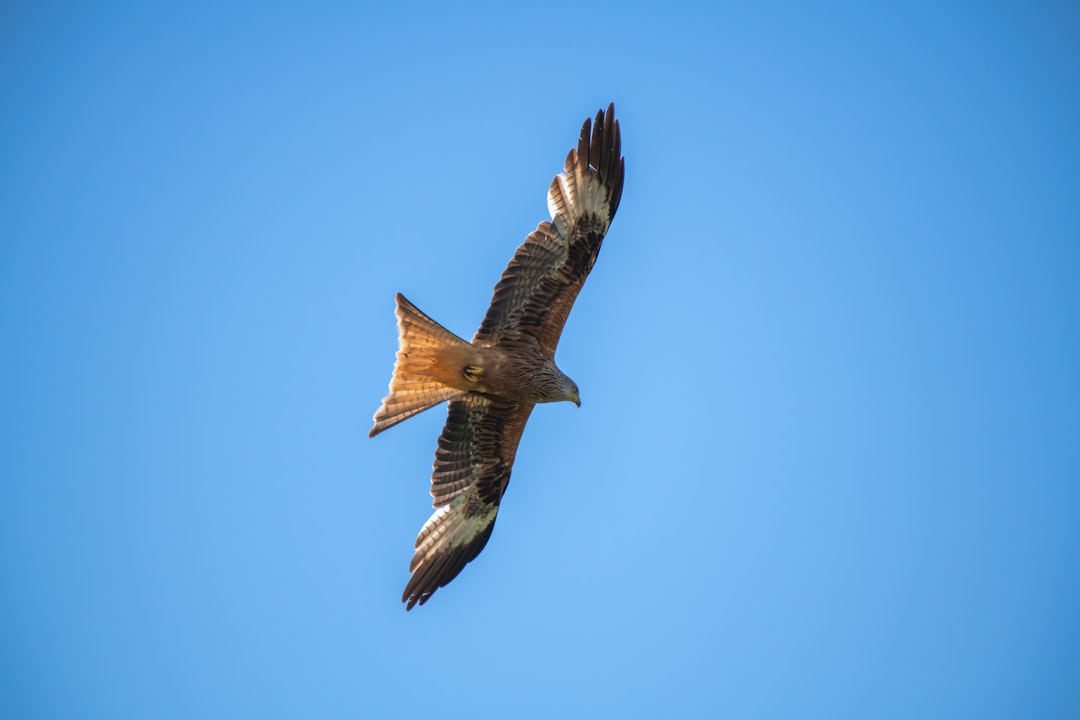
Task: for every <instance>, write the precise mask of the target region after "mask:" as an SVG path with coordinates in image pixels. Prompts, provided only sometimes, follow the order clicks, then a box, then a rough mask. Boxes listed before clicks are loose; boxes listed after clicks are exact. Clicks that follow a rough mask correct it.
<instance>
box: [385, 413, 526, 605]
mask: <svg viewBox="0 0 1080 720" xmlns="http://www.w3.org/2000/svg"><path fill="white" fill-rule="evenodd" d="M532 408H533V406H532V405H531V404H525V405H523V404H518V403H511V402H506V401H500V400H496V399H493V398H489V397H486V396H484V395H479V394H476V393H469V394H467V395H465V396H464V397H462V398H460V399H457V400H453V401H451V402H450V410H449V413H448V415H447V418H446V425H445V427H443V431H442V435H441V436H439V446H438V448H436V450H435V469H434V472H433V473H432V475H431V495H432V497H433V498H434V501H433V502H432V505H433V506H434V507H435V508H436V510H435V513H434V514H433V515H432V516H431V518H430V519H428V521H427V522H426V523H424V527H423V528H422V529H421V530H420V534H419V535H418V536H417V538H416V553H415V554H414V555H413V559H412V563H411V564H410V565H409V572H411V573H412V574H413V576H412V578H410V579H409V583H408V585H406V586H405V592H404V594H403V595H402V596H401V601H402V602H404V603H407V605H406V609H407V610H412V608H413V607H414V606H415V605H423V604H424V603H425V602H427V600H428V598H430V597H431V595H432V593H434V592H435V591H436V590H438V589H439V588H441V587H443V586H444V585H446V584H447V583H449V582H450V581H451V580H453V579H454V578H455V577H457V575H458V573H460V572H461V570H462V569H463V568H464V567H465V566H466V565H467V564H468V563H470V562H471V561H472V560H473V559H474V558H475V557H476V556H477V555H479V554H480V551H481V550H483V549H484V545H486V544H487V541H488V538H489V537H491V530H492V528H493V527H494V526H495V515H496V514H497V513H498V512H499V501H500V500H502V496H503V493H504V492H505V491H506V485H507V483H508V482H510V470H511V468H512V467H513V465H514V455H515V454H516V453H517V446H518V442H519V441H520V440H521V433H522V431H523V430H524V429H525V423H526V421H528V419H529V413H530V412H532Z"/></svg>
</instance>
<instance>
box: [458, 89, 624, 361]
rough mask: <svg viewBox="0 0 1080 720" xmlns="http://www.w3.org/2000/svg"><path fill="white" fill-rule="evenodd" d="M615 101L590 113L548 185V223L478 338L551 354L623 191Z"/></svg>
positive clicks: (522, 256) (516, 260)
mask: <svg viewBox="0 0 1080 720" xmlns="http://www.w3.org/2000/svg"><path fill="white" fill-rule="evenodd" d="M621 144H622V141H621V138H620V132H619V122H618V121H617V120H616V119H615V106H614V105H609V106H608V109H607V112H606V113H605V112H604V111H603V110H601V111H600V112H598V113H597V114H596V122H595V123H593V122H591V119H590V118H586V119H585V123H584V125H582V127H581V136H580V138H579V139H578V144H577V147H576V148H573V149H571V150H570V153H569V154H568V155H567V156H566V163H565V165H564V168H565V172H563V173H560V174H559V175H556V176H555V179H554V180H552V181H551V187H550V188H549V189H548V210H549V211H550V213H551V222H542V223H540V224H539V225H538V226H537V228H536V230H535V231H533V232H532V233H531V234H530V235H529V236H528V237H527V238H526V239H525V242H524V243H523V244H522V245H521V246H520V247H519V248H518V249H517V252H515V253H514V257H513V258H512V259H511V260H510V264H509V265H507V266H506V270H505V271H503V274H502V278H501V279H500V280H499V282H498V284H497V285H496V286H495V293H494V297H493V298H492V300H491V306H490V307H489V308H488V311H487V315H485V316H484V320H483V322H482V323H481V324H480V329H479V330H477V331H476V336H475V337H474V338H473V342H474V343H491V344H494V343H497V342H500V341H502V340H525V341H529V342H534V343H536V344H537V345H538V346H539V347H540V348H541V349H542V350H544V351H546V352H547V353H548V354H549V355H554V353H555V347H556V346H557V345H558V344H559V336H560V335H562V329H563V326H564V325H565V324H566V318H567V316H568V315H569V314H570V308H571V307H573V305H574V300H575V299H576V298H577V295H578V292H579V291H580V290H581V286H582V285H583V284H584V283H585V278H586V277H588V275H589V271H590V270H592V266H593V263H594V262H596V255H597V253H599V252H600V244H601V242H602V241H603V239H604V234H605V233H606V232H607V230H608V226H609V225H610V224H611V219H612V218H613V217H615V211H616V210H617V209H618V207H619V199H620V198H621V197H622V187H623V168H624V162H623V157H622V155H621V154H620V153H621Z"/></svg>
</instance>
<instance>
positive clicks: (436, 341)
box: [368, 293, 469, 437]
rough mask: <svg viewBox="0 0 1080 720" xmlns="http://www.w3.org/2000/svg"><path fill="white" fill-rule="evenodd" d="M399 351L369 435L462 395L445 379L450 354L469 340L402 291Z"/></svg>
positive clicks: (398, 311) (465, 345)
mask: <svg viewBox="0 0 1080 720" xmlns="http://www.w3.org/2000/svg"><path fill="white" fill-rule="evenodd" d="M395 314H396V315H397V319H398V333H399V336H398V343H399V347H398V352H397V362H395V363H394V373H393V375H392V376H391V377H390V394H389V395H387V396H386V397H385V398H383V401H382V406H380V407H379V409H378V410H377V411H376V412H375V418H374V420H375V424H374V425H373V426H372V428H371V430H369V431H368V437H375V436H376V435H378V434H379V433H381V432H382V431H383V430H386V429H387V428H389V427H393V426H394V425H397V424H398V423H399V422H401V421H402V420H406V419H408V418H411V417H412V416H413V415H416V414H417V413H420V412H423V411H424V410H427V409H428V408H430V407H432V406H434V405H438V404H439V403H441V402H443V401H445V400H452V399H453V398H455V397H457V396H459V395H462V394H463V391H462V390H461V389H459V388H455V387H452V386H451V385H448V384H447V383H446V380H449V379H450V377H449V375H451V374H452V373H450V372H448V371H449V368H448V367H447V358H448V356H450V355H452V354H453V351H455V350H460V349H462V348H468V347H469V343H468V342H466V341H465V340H462V339H461V338H459V337H458V336H457V335H455V334H454V333H452V332H450V331H449V330H447V329H446V328H444V327H443V326H442V325H440V324H439V323H437V322H435V321H434V320H432V319H431V318H429V317H428V316H427V315H425V314H424V313H422V312H420V310H419V309H417V307H416V306H415V305H413V304H412V303H411V302H409V301H408V300H407V299H406V298H405V296H404V295H402V294H401V293H398V294H397V308H396V310H395Z"/></svg>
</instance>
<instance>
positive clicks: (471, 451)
mask: <svg viewBox="0 0 1080 720" xmlns="http://www.w3.org/2000/svg"><path fill="white" fill-rule="evenodd" d="M620 145H621V140H620V132H619V124H618V122H617V121H616V120H615V118H614V106H609V107H608V110H607V114H606V115H605V113H604V111H600V112H599V113H597V115H596V122H595V125H592V124H591V121H590V120H589V119H586V121H585V124H584V125H583V126H582V130H581V136H580V139H579V141H578V145H577V147H576V148H575V149H573V150H571V151H570V153H569V155H568V156H567V158H566V163H565V172H564V173H561V174H559V175H557V176H556V177H555V179H554V180H553V181H552V183H551V187H550V188H549V190H548V208H549V211H550V212H551V216H552V220H551V222H542V223H540V225H538V226H537V228H536V230H535V231H533V232H532V233H531V234H530V235H529V236H528V238H526V240H525V243H524V244H522V245H521V246H520V247H519V248H518V249H517V252H516V253H515V254H514V257H513V258H512V259H511V261H510V264H509V265H508V266H507V268H506V270H505V271H504V272H503V275H502V278H501V279H500V281H499V283H498V284H497V285H496V286H495V292H494V297H493V299H492V303H491V306H490V307H489V308H488V311H487V314H486V315H485V317H484V320H483V322H482V323H481V324H480V328H479V329H478V330H477V332H476V335H475V336H474V337H473V340H472V342H467V341H465V340H463V339H461V338H460V337H458V336H457V335H454V334H453V333H452V332H450V331H449V330H447V329H446V328H444V327H442V326H441V325H439V324H438V323H436V322H435V321H434V320H432V319H431V318H429V317H428V316H427V315H425V314H424V313H422V312H421V311H420V310H418V309H417V308H416V306H414V305H413V304H412V303H410V302H409V301H408V300H406V299H405V297H404V296H402V295H401V294H400V293H399V294H398V296H397V308H396V314H397V318H398V328H399V349H398V353H397V362H396V364H395V365H394V372H393V375H392V376H391V379H390V393H389V394H388V395H387V396H386V398H385V399H384V400H383V403H382V406H381V407H380V408H379V410H378V411H377V412H376V413H375V425H374V426H373V427H372V428H371V431H370V432H369V433H368V434H369V435H370V436H372V437H374V436H375V435H376V434H378V433H380V432H382V431H383V430H385V429H387V428H389V427H392V426H393V425H396V424H397V423H399V422H401V421H403V420H405V419H407V418H409V417H412V416H413V415H415V414H417V413H419V412H422V411H424V410H426V409H428V408H430V407H432V406H434V405H437V404H439V403H441V402H443V401H449V412H448V415H447V420H446V425H445V427H444V428H443V432H442V435H441V436H440V438H439V443H438V447H437V449H436V451H435V466H434V471H433V474H432V477H431V494H432V497H433V498H434V502H433V505H434V507H435V508H436V511H435V513H434V514H433V515H432V516H431V518H430V519H429V520H428V521H427V523H425V524H424V527H423V528H422V529H421V531H420V534H419V536H418V537H417V539H416V552H415V554H414V555H413V560H412V563H411V565H410V568H409V569H410V572H412V573H413V576H412V579H411V580H410V581H409V583H408V585H407V586H406V588H405V593H404V595H403V596H402V600H403V601H404V602H406V603H407V609H412V608H413V607H414V606H415V605H417V604H420V605H422V604H424V603H425V602H426V601H427V599H428V598H429V597H430V596H431V594H432V593H434V592H435V591H436V590H437V589H438V588H440V587H442V586H444V585H446V584H447V583H449V582H450V581H451V580H453V579H454V578H455V577H456V576H457V574H458V573H459V572H461V569H462V568H464V567H465V565H466V564H467V563H469V562H470V561H471V560H472V559H473V558H475V557H476V556H477V555H478V554H479V553H480V551H481V550H482V549H483V548H484V545H485V544H486V543H487V540H488V538H489V537H490V535H491V530H492V528H493V527H494V524H495V516H496V514H497V512H498V508H499V502H500V501H501V500H502V496H503V493H504V492H505V491H506V486H507V483H508V482H509V480H510V470H511V468H512V466H513V463H514V456H515V454H516V452H517V445H518V441H519V440H520V439H521V433H522V431H523V430H524V429H525V423H526V421H527V420H528V418H529V414H530V413H531V412H532V409H533V407H534V406H535V405H536V404H538V403H546V402H558V401H562V400H568V401H570V402H573V403H575V404H577V405H580V404H581V403H580V397H579V393H578V387H577V385H576V384H575V383H574V382H573V381H572V380H571V379H570V378H569V377H567V376H566V375H565V374H564V373H563V372H562V371H561V370H559V368H558V367H557V366H556V365H555V348H556V346H557V345H558V342H559V336H560V335H561V334H562V328H563V325H564V324H565V322H566V318H567V316H568V315H569V313H570V309H571V307H572V306H573V303H574V300H575V298H576V297H577V294H578V291H579V290H580V289H581V286H582V284H584V282H585V278H586V277H587V276H588V274H589V272H590V271H591V270H592V266H593V263H594V262H595V261H596V256H597V253H599V251H600V245H601V242H602V241H603V238H604V235H605V233H606V232H607V229H608V226H609V225H610V223H611V219H612V217H613V216H614V215H615V211H616V209H617V208H618V205H619V199H620V197H621V194H622V179H623V159H622V156H621V154H620Z"/></svg>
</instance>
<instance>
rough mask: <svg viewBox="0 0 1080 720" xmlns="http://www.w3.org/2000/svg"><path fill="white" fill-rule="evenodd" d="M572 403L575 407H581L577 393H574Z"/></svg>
mask: <svg viewBox="0 0 1080 720" xmlns="http://www.w3.org/2000/svg"><path fill="white" fill-rule="evenodd" d="M573 401H574V404H575V405H577V406H578V407H581V397H580V396H579V395H578V394H577V393H574V397H573Z"/></svg>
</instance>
